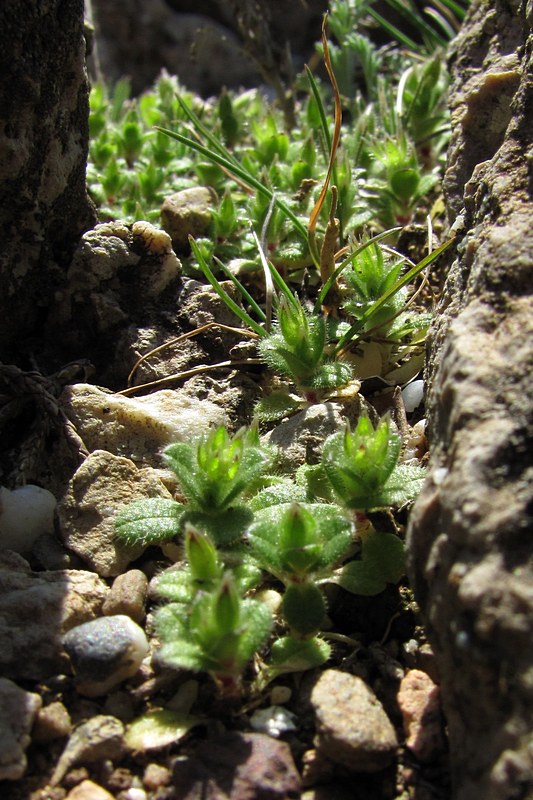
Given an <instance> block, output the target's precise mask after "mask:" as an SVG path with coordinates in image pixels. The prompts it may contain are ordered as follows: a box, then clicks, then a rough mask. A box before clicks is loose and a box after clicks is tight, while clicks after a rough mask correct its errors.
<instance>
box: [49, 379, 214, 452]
mask: <svg viewBox="0 0 533 800" xmlns="http://www.w3.org/2000/svg"><path fill="white" fill-rule="evenodd" d="M61 402H62V405H63V408H64V410H65V413H66V414H67V416H68V417H69V419H70V420H71V421H72V422H73V423H74V425H75V426H76V429H77V431H78V433H79V435H80V436H81V438H82V439H83V442H84V444H85V446H86V447H87V449H88V450H89V452H92V451H95V450H106V451H108V452H109V453H113V455H116V456H125V457H127V458H131V459H132V460H133V461H135V462H136V463H141V464H150V465H152V466H156V465H157V466H161V465H162V461H161V457H160V455H161V450H162V449H163V448H164V447H166V446H167V445H169V444H172V443H173V442H178V441H190V439H191V438H192V437H194V436H199V435H200V434H202V433H205V432H206V430H207V429H208V428H209V426H210V425H222V424H223V423H224V422H225V421H226V415H225V413H224V410H223V409H222V408H219V407H218V406H215V404H214V403H211V402H210V401H208V400H198V399H196V398H193V397H191V396H190V395H189V394H187V393H185V392H184V391H183V390H172V389H161V390H160V391H159V392H153V393H152V394H149V395H146V396H145V397H124V396H122V395H117V394H112V393H110V392H104V391H102V390H101V389H98V388H97V387H96V386H91V385H90V384H85V383H77V384H75V385H74V386H68V387H67V388H66V389H65V391H64V393H63V395H62V398H61Z"/></svg>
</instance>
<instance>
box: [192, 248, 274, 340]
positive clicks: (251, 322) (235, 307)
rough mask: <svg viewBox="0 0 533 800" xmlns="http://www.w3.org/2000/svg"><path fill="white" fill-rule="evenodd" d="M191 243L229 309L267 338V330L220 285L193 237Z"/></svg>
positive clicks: (203, 267)
mask: <svg viewBox="0 0 533 800" xmlns="http://www.w3.org/2000/svg"><path fill="white" fill-rule="evenodd" d="M189 242H190V245H191V250H192V251H193V253H194V255H195V257H196V260H197V261H198V266H199V267H200V269H201V270H202V272H203V273H204V275H205V277H206V278H207V280H208V281H209V283H210V284H211V286H212V287H213V289H214V290H215V292H216V293H217V294H218V296H219V297H220V298H221V299H222V300H223V301H224V303H225V304H226V305H227V307H228V308H229V309H231V311H233V313H234V314H235V315H236V316H237V317H238V318H239V319H240V320H241V322H244V324H245V325H247V326H248V327H249V328H251V329H252V330H253V331H254V333H256V334H257V335H258V336H260V337H261V338H262V337H263V336H266V331H265V329H264V328H263V327H262V326H261V325H259V323H257V322H256V321H255V319H253V318H252V317H251V316H250V315H249V314H247V313H246V311H245V310H244V309H243V308H241V307H240V306H239V305H237V303H236V302H235V300H233V298H231V297H230V296H229V294H228V293H227V292H226V291H225V290H224V288H223V286H221V285H220V281H218V280H217V278H216V277H215V276H214V274H213V272H212V270H211V267H210V266H209V264H208V263H207V261H206V260H205V258H204V257H203V255H202V252H201V250H200V248H199V247H198V245H197V244H196V242H195V240H194V239H193V237H192V236H189Z"/></svg>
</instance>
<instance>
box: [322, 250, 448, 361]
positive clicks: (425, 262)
mask: <svg viewBox="0 0 533 800" xmlns="http://www.w3.org/2000/svg"><path fill="white" fill-rule="evenodd" d="M454 242H455V239H448V241H447V242H444V244H441V245H440V247H437V249H436V250H434V251H433V252H432V253H430V254H429V255H427V256H426V257H425V258H423V259H422V261H419V262H418V264H415V266H414V267H412V269H410V270H408V271H407V272H406V273H405V275H403V276H402V277H401V278H400V279H399V280H398V281H397V282H396V283H395V284H394V285H393V286H391V288H390V289H388V291H386V292H384V294H382V295H381V297H379V298H378V299H377V300H376V302H375V303H372V305H371V306H369V308H367V310H366V311H365V313H364V314H362V316H361V317H360V318H359V319H358V320H357V322H356V323H354V324H353V325H352V326H351V327H350V328H349V329H348V330H347V331H346V333H345V334H344V335H343V336H341V338H340V339H339V342H338V344H337V347H336V348H335V356H338V355H339V354H340V353H341V351H342V350H344V348H345V347H346V345H347V344H348V343H349V342H350V341H351V340H352V339H353V338H354V337H355V336H357V334H358V333H359V332H360V331H361V330H363V328H364V326H365V323H366V322H367V320H368V319H369V318H370V317H371V316H372V315H373V314H375V313H376V311H379V309H380V308H382V306H384V305H385V303H387V302H388V301H389V300H390V298H391V297H393V296H394V295H395V294H396V293H397V292H398V291H399V290H400V289H402V288H403V287H404V286H406V285H407V284H408V283H410V282H411V281H412V280H414V279H415V278H416V277H418V275H420V273H421V272H422V271H423V270H424V269H425V268H426V267H429V266H430V264H433V262H434V261H435V260H436V259H437V258H438V257H439V256H440V255H442V253H444V252H445V251H446V250H447V249H448V248H449V247H451V245H452V244H454Z"/></svg>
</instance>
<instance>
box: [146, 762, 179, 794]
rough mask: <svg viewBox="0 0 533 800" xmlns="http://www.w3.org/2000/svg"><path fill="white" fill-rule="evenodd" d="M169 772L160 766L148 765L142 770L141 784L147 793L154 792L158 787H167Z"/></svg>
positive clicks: (169, 777)
mask: <svg viewBox="0 0 533 800" xmlns="http://www.w3.org/2000/svg"><path fill="white" fill-rule="evenodd" d="M171 777H172V776H171V773H170V770H169V769H167V768H166V767H162V766H161V764H148V765H147V767H146V769H145V770H144V775H143V784H144V787H145V789H148V791H149V792H152V791H156V789H159V787H160V786H168V784H169V783H170V779H171Z"/></svg>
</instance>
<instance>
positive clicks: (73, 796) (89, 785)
mask: <svg viewBox="0 0 533 800" xmlns="http://www.w3.org/2000/svg"><path fill="white" fill-rule="evenodd" d="M65 800H114V798H113V795H112V794H109V792H108V791H106V790H105V789H103V788H102V787H101V786H98V784H97V783H93V781H89V780H87V781H82V783H79V784H78V785H77V786H75V787H74V789H72V791H70V792H69V793H68V795H67V796H66V798H65Z"/></svg>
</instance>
